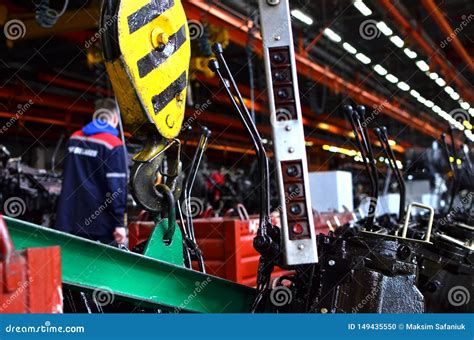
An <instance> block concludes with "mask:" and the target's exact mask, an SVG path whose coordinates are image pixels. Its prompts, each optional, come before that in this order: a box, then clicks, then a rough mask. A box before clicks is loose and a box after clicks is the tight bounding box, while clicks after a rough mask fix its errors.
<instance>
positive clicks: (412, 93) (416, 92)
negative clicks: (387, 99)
mask: <svg viewBox="0 0 474 340" xmlns="http://www.w3.org/2000/svg"><path fill="white" fill-rule="evenodd" d="M410 94H411V95H412V96H413V97H415V98H418V97H419V96H420V93H419V92H418V91H416V90H411V91H410Z"/></svg>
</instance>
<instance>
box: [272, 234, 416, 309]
mask: <svg viewBox="0 0 474 340" xmlns="http://www.w3.org/2000/svg"><path fill="white" fill-rule="evenodd" d="M317 243H318V250H319V259H320V261H319V263H317V264H315V265H312V266H300V267H297V268H296V275H294V276H293V277H291V282H292V284H291V285H290V286H289V289H291V294H290V296H291V297H292V299H291V301H289V302H288V304H286V305H282V306H280V305H279V304H278V306H276V305H275V304H273V306H271V304H269V306H268V307H269V308H270V309H271V310H272V311H274V312H291V313H422V312H423V311H424V300H423V295H422V294H421V293H420V291H419V290H418V288H417V286H416V283H417V272H418V267H417V263H416V256H415V250H416V244H415V243H412V242H407V241H400V240H397V239H394V238H389V237H384V236H381V235H374V234H368V233H365V232H362V231H360V229H359V228H355V227H353V226H351V225H344V226H342V227H339V228H338V229H336V232H330V233H329V235H323V234H320V235H318V237H317ZM275 289H282V288H281V286H280V287H278V286H277V287H276V288H275ZM273 302H274V301H273Z"/></svg>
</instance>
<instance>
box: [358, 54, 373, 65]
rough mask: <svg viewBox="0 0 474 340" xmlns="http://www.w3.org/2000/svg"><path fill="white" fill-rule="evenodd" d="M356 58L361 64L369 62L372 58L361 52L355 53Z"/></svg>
mask: <svg viewBox="0 0 474 340" xmlns="http://www.w3.org/2000/svg"><path fill="white" fill-rule="evenodd" d="M356 58H357V59H359V60H360V61H361V62H362V63H363V64H370V62H371V61H372V60H370V58H369V57H367V56H366V55H365V54H363V53H357V54H356Z"/></svg>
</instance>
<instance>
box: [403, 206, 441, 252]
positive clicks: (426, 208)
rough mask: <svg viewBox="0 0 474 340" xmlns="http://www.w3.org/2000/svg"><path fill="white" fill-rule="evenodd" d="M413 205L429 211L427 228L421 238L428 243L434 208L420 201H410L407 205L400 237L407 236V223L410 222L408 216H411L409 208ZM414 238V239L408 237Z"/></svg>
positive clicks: (404, 237) (405, 237)
mask: <svg viewBox="0 0 474 340" xmlns="http://www.w3.org/2000/svg"><path fill="white" fill-rule="evenodd" d="M413 207H417V208H420V209H425V210H428V211H429V212H430V217H429V219H428V230H427V231H426V236H425V239H424V240H423V241H424V242H426V243H430V238H431V230H432V228H433V220H434V209H433V208H432V207H430V206H429V205H425V204H421V203H411V204H409V205H408V209H407V213H406V215H405V223H404V225H403V231H402V236H401V238H403V239H408V238H407V231H408V224H409V222H410V217H411V209H412V208H413ZM410 240H414V239H410ZM414 241H420V240H414Z"/></svg>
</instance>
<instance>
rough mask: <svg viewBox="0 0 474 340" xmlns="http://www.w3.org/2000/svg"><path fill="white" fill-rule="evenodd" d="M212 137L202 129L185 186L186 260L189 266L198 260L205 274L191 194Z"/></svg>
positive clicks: (200, 268)
mask: <svg viewBox="0 0 474 340" xmlns="http://www.w3.org/2000/svg"><path fill="white" fill-rule="evenodd" d="M210 136H211V131H210V130H209V129H208V128H207V127H203V128H202V132H201V137H200V139H199V143H198V146H197V149H196V152H195V153H194V156H193V160H192V163H191V167H190V169H189V174H188V176H187V177H186V182H185V185H184V210H185V213H184V215H185V217H186V227H185V229H187V233H186V235H183V240H184V246H185V252H186V254H185V258H187V259H188V261H189V265H190V263H191V261H190V260H191V259H196V260H197V262H198V265H199V270H200V271H201V272H203V273H205V272H206V268H205V266H204V259H203V257H202V252H201V250H200V249H199V247H198V246H197V242H196V236H195V235H194V225H193V214H192V208H191V193H192V189H193V186H194V181H195V180H196V175H197V172H198V170H199V165H200V164H201V160H202V157H203V155H204V152H205V150H206V146H207V143H208V140H209V137H210Z"/></svg>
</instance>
